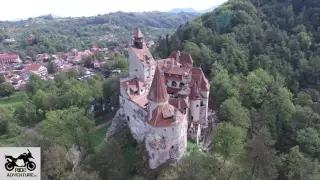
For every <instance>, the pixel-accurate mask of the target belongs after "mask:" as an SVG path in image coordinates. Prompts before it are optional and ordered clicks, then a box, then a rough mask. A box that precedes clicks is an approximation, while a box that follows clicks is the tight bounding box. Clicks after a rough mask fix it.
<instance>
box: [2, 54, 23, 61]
mask: <svg viewBox="0 0 320 180" xmlns="http://www.w3.org/2000/svg"><path fill="white" fill-rule="evenodd" d="M18 59H19V56H18V55H16V54H0V63H11V62H15V61H16V60H18Z"/></svg>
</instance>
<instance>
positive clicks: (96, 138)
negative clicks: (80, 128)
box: [91, 123, 111, 147]
mask: <svg viewBox="0 0 320 180" xmlns="http://www.w3.org/2000/svg"><path fill="white" fill-rule="evenodd" d="M110 125H111V123H108V124H106V125H105V126H102V127H101V128H98V129H96V130H95V131H94V132H93V133H92V134H91V139H92V146H93V147H99V146H100V145H101V144H102V143H103V140H104V138H105V137H106V132H107V130H108V128H109V127H110Z"/></svg>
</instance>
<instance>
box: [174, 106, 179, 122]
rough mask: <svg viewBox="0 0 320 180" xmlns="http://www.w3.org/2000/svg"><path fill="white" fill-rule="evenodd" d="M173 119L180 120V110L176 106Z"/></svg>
mask: <svg viewBox="0 0 320 180" xmlns="http://www.w3.org/2000/svg"><path fill="white" fill-rule="evenodd" d="M173 120H175V121H176V120H178V110H177V109H176V108H174V115H173Z"/></svg>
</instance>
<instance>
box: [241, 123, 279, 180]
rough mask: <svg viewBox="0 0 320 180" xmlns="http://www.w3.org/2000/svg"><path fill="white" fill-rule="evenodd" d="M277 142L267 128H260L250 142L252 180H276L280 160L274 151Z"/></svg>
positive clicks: (248, 146) (249, 154) (249, 157)
mask: <svg viewBox="0 0 320 180" xmlns="http://www.w3.org/2000/svg"><path fill="white" fill-rule="evenodd" d="M274 144H275V141H274V140H272V138H271V135H270V133H269V132H268V129H267V127H265V126H264V127H259V128H258V130H256V131H255V132H254V134H253V137H252V139H250V140H249V142H248V145H247V149H248V160H249V161H248V162H249V164H250V166H251V173H250V177H251V179H275V178H276V177H277V175H278V174H277V168H278V167H279V165H280V158H279V157H278V156H277V152H276V150H275V149H273V146H274Z"/></svg>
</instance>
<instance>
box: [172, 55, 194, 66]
mask: <svg viewBox="0 0 320 180" xmlns="http://www.w3.org/2000/svg"><path fill="white" fill-rule="evenodd" d="M176 57H177V51H173V52H172V53H171V54H170V56H169V58H174V59H175V60H176ZM179 63H181V64H183V65H187V67H192V64H193V60H192V57H191V56H190V54H189V53H186V52H180V57H179Z"/></svg>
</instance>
